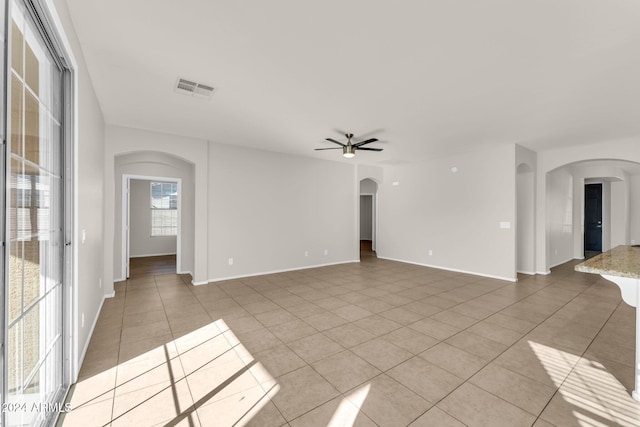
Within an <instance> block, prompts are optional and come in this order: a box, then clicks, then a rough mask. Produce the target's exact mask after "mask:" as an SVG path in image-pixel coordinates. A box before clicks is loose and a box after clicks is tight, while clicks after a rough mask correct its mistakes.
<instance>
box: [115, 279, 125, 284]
mask: <svg viewBox="0 0 640 427" xmlns="http://www.w3.org/2000/svg"><path fill="white" fill-rule="evenodd" d="M126 280H127V279H113V283H118V282H124V281H126Z"/></svg>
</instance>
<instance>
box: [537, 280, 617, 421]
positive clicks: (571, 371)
mask: <svg viewBox="0 0 640 427" xmlns="http://www.w3.org/2000/svg"><path fill="white" fill-rule="evenodd" d="M592 286H593V285H592ZM620 304H622V301H620V302H619V303H618V304H617V305H616V308H614V309H613V311H611V314H609V316H608V317H607V320H606V321H605V322H604V323H603V324H602V326H601V327H600V329H598V332H597V333H596V334H595V335H594V336H593V338H592V339H591V342H590V343H589V345H588V346H586V347H585V349H584V351H583V352H582V354H581V355H580V357H579V359H578V361H577V362H576V364H575V365H573V366H572V367H571V370H570V371H569V373H568V374H567V376H566V377H565V378H564V379H563V380H562V382H561V383H560V385H559V386H558V387H557V388H556V391H554V392H553V394H552V395H551V398H549V400H548V401H547V403H546V404H545V405H544V407H543V408H542V410H541V411H540V413H539V414H538V415H537V416H536V420H535V422H537V421H538V420H539V419H541V418H540V416H541V415H542V413H543V412H544V410H545V409H547V406H549V403H551V401H552V400H553V398H554V397H555V396H556V394H558V393H559V392H560V388H561V387H562V386H563V385H564V383H565V382H566V381H567V379H569V376H571V374H572V373H573V371H574V370H575V369H576V366H578V364H579V363H580V361H581V360H582V359H584V355H585V354H586V353H587V351H588V350H589V347H591V345H592V344H593V342H594V341H595V340H596V338H598V335H600V333H601V332H602V330H603V329H604V327H605V326H606V325H607V323H609V320H611V317H613V315H614V313H615V312H616V310H618V307H620ZM585 360H586V359H585ZM543 421H545V420H544V419H543ZM535 422H534V423H535ZM547 422H548V421H547Z"/></svg>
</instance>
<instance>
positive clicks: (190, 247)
mask: <svg viewBox="0 0 640 427" xmlns="http://www.w3.org/2000/svg"><path fill="white" fill-rule="evenodd" d="M114 165H115V167H114V178H115V183H114V190H115V198H114V211H115V215H114V230H115V233H114V245H113V274H114V278H115V280H114V281H121V280H126V278H127V275H128V271H127V262H128V259H129V255H130V253H129V248H130V242H129V241H128V240H127V239H128V238H129V229H128V227H127V224H128V223H130V219H129V218H128V216H129V215H130V201H128V194H127V188H130V183H131V180H132V179H134V180H135V179H141V180H147V181H162V182H175V183H177V184H178V185H179V225H178V230H179V234H178V236H177V243H176V245H177V246H176V252H177V265H176V267H177V271H176V272H177V273H179V274H192V272H193V268H194V238H195V228H194V212H195V203H194V202H195V192H194V165H193V163H191V162H189V161H186V160H184V159H182V158H180V157H178V156H174V155H172V154H168V153H164V152H156V151H139V152H132V153H126V154H119V155H116V156H115V159H114ZM129 194H130V193H129ZM149 215H151V213H150V212H149ZM130 238H135V235H131V237H130Z"/></svg>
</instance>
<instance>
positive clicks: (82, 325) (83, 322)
mask: <svg viewBox="0 0 640 427" xmlns="http://www.w3.org/2000/svg"><path fill="white" fill-rule="evenodd" d="M81 323H82V327H83V328H84V313H82V322H81Z"/></svg>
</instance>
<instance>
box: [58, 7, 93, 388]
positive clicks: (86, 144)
mask: <svg viewBox="0 0 640 427" xmlns="http://www.w3.org/2000/svg"><path fill="white" fill-rule="evenodd" d="M47 3H48V4H49V5H50V7H52V8H54V9H55V12H56V14H57V16H58V18H59V20H60V24H61V25H62V31H63V32H64V36H65V38H66V39H67V41H68V42H69V46H68V47H69V48H70V49H71V52H72V54H73V56H74V59H75V70H74V72H75V76H76V78H77V90H76V95H77V98H76V101H77V104H76V107H77V112H78V117H77V121H76V125H77V135H76V137H77V138H76V140H77V147H76V158H77V167H78V168H77V171H76V184H77V193H76V195H75V196H76V209H77V211H76V213H77V215H76V217H75V221H74V222H75V224H76V226H77V229H76V231H77V233H76V235H75V236H74V246H75V248H76V249H75V254H76V258H75V261H76V262H75V266H74V268H75V270H76V271H75V275H74V276H75V277H74V279H75V283H74V285H75V286H76V288H77V296H76V298H77V313H76V315H77V317H78V318H79V317H81V316H82V315H84V316H85V318H86V319H87V321H86V322H85V324H84V326H82V325H80V324H76V325H74V332H73V335H72V336H73V337H74V340H76V342H75V351H74V358H75V360H74V361H73V362H74V364H75V365H76V366H74V370H77V369H78V367H79V364H80V363H81V362H82V358H83V357H84V351H85V349H86V347H87V345H88V342H89V338H90V333H91V328H92V325H93V324H94V320H95V319H97V316H98V314H99V312H98V311H99V310H100V306H101V304H102V300H103V296H104V290H103V289H102V288H101V286H102V285H103V283H102V282H103V279H104V278H105V275H104V264H103V254H104V246H103V245H104V215H103V212H104V199H103V194H104V163H103V161H104V160H103V153H104V146H105V137H104V129H105V124H104V118H103V115H102V110H101V108H100V104H99V103H98V99H97V98H96V94H95V92H94V89H93V84H92V83H91V78H90V76H89V74H88V72H87V67H86V63H85V60H84V57H83V55H82V49H81V47H80V43H79V40H78V38H77V35H76V33H75V30H74V27H73V23H72V21H71V17H70V16H69V11H68V9H67V3H66V2H65V1H64V0H52V1H47ZM83 230H84V231H85V234H86V240H85V242H84V243H81V241H80V239H79V234H81V233H82V231H83ZM75 374H77V372H74V375H75Z"/></svg>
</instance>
